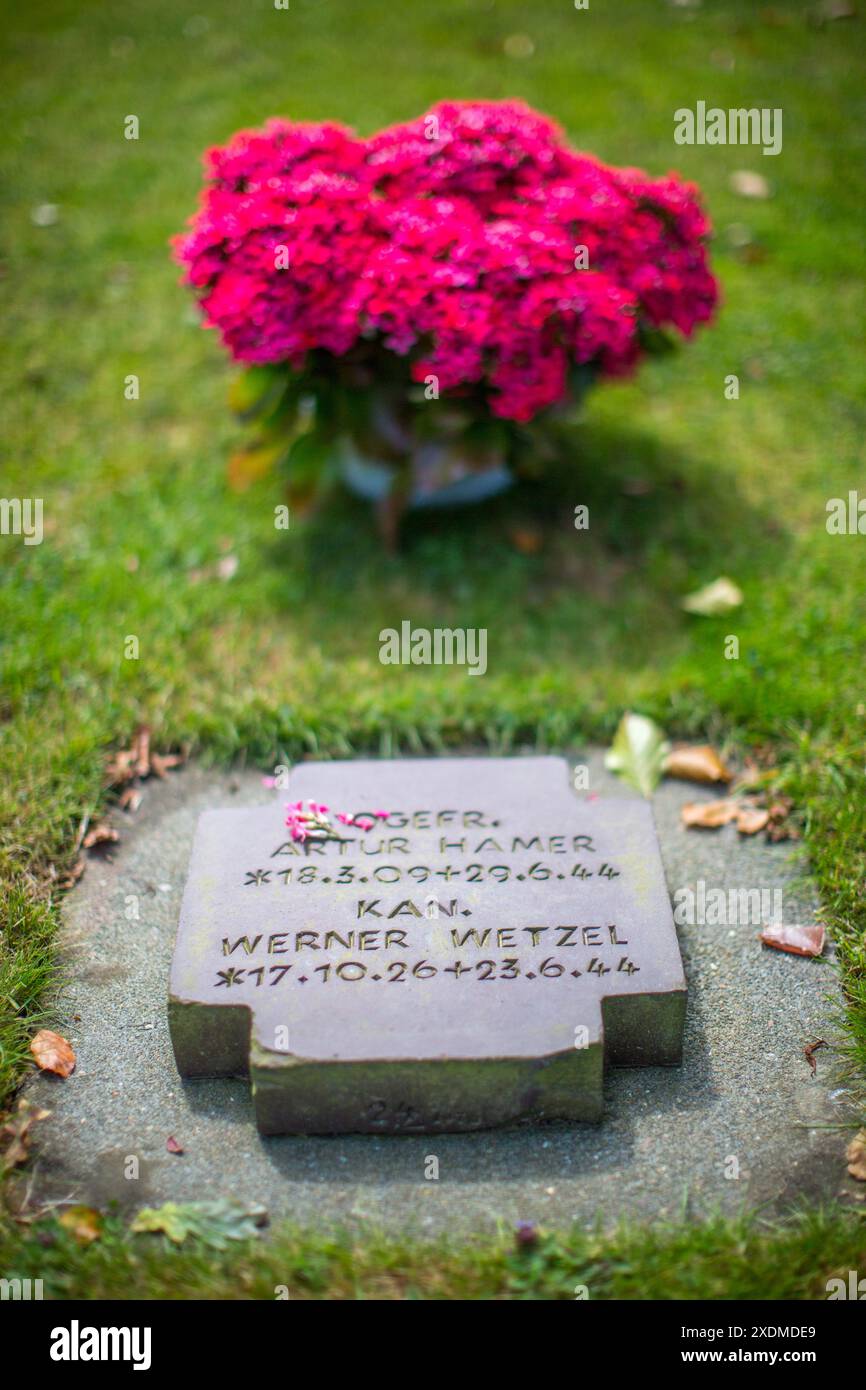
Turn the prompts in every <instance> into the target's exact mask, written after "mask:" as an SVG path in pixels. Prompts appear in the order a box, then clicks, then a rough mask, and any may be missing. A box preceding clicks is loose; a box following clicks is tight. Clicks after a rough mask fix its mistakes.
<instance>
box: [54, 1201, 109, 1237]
mask: <svg viewBox="0 0 866 1390" xmlns="http://www.w3.org/2000/svg"><path fill="white" fill-rule="evenodd" d="M57 1220H58V1222H59V1224H60V1225H61V1226H62V1227H63V1229H64V1231H69V1233H70V1235H72V1236H74V1237H75V1239H76V1240H77V1241H78V1244H79V1245H91V1244H92V1243H93V1241H95V1240H99V1237H100V1236H101V1235H102V1217H101V1215H100V1213H99V1212H98V1211H96V1209H95V1208H94V1207H67V1208H66V1209H65V1211H63V1212H61V1214H60V1216H58V1218H57Z"/></svg>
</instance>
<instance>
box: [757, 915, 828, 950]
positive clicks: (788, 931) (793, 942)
mask: <svg viewBox="0 0 866 1390" xmlns="http://www.w3.org/2000/svg"><path fill="white" fill-rule="evenodd" d="M825 936H826V933H825V931H824V928H823V926H822V925H821V923H820V922H816V923H814V924H813V925H812V926H800V927H798V926H788V925H787V924H786V923H784V922H771V923H770V925H769V926H767V927H764V929H763V931H762V932H761V940H762V941H763V943H764V945H765V946H773V947H775V949H776V950H777V951H788V952H790V954H791V955H793V956H820V954H821V952H822V951H823V949H824V939H825Z"/></svg>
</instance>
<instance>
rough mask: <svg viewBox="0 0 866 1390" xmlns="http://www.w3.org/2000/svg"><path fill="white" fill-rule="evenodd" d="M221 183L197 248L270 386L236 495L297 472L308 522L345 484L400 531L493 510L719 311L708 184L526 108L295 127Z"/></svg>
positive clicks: (221, 164)
mask: <svg viewBox="0 0 866 1390" xmlns="http://www.w3.org/2000/svg"><path fill="white" fill-rule="evenodd" d="M206 168H207V175H208V180H207V186H206V188H205V190H204V195H203V199H202V204H201V207H200V208H199V211H198V212H197V213H196V214H195V216H194V217H193V218H192V220H191V230H190V231H188V232H187V233H186V234H185V235H183V236H181V237H178V238H177V239H176V243H175V246H176V254H177V257H178V259H179V260H180V262H181V263H182V265H183V266H184V268H185V278H186V280H187V282H188V283H189V284H190V285H192V286H193V287H194V289H195V290H196V291H197V292H198V295H199V297H200V300H201V306H202V310H203V313H204V321H205V324H206V326H207V327H213V328H217V329H218V330H219V332H220V334H221V336H222V339H223V341H224V343H225V344H226V346H227V347H228V349H229V351H230V353H231V354H232V356H233V357H234V358H235V360H236V361H237V362H239V363H243V364H245V366H246V368H247V370H246V371H245V372H244V374H243V376H242V377H241V378H240V379H239V380H238V381H237V382H236V383H235V385H234V388H233V393H232V399H233V404H234V406H235V408H236V409H237V411H238V413H239V414H241V415H242V416H243V417H245V418H247V419H250V420H254V421H255V422H256V427H257V430H258V434H259V437H258V439H257V441H256V443H255V444H254V445H253V447H252V448H250V449H249V450H247V451H246V452H245V454H241V455H240V456H236V459H235V461H234V465H235V469H236V477H237V478H238V480H239V481H241V482H243V481H244V480H245V479H246V477H248V476H254V475H255V474H256V473H258V472H260V471H261V470H262V468H263V467H264V466H265V465H266V464H270V463H273V464H279V465H280V466H281V467H282V468H284V469H285V471H286V473H287V475H288V479H289V486H290V490H291V496H292V497H293V499H294V501H295V502H296V503H297V504H300V503H302V502H304V501H308V500H311V499H313V498H315V497H317V496H319V495H321V493H322V492H323V490H324V489H325V487H326V486H328V485H329V484H330V483H332V482H333V481H335V480H336V479H338V478H339V477H343V478H344V479H348V480H349V481H350V482H354V484H355V485H356V486H357V487H359V488H361V490H365V489H366V491H367V492H368V493H369V495H371V496H375V497H376V498H377V499H378V500H379V501H380V503H381V504H382V508H383V510H384V511H390V513H391V514H392V515H395V514H397V513H399V511H400V509H401V508H402V507H403V506H405V505H407V504H416V505H417V504H422V503H424V502H425V501H430V500H445V501H449V500H459V493H460V488H461V486H462V487H463V489H464V491H465V489H466V486H467V483H468V484H470V485H471V487H472V488H473V489H474V491H475V495H483V493H484V492H485V491H487V492H489V491H492V490H493V487H494V485H495V486H496V487H498V486H500V485H501V482H502V480H503V476H505V477H506V478H507V476H508V472H506V470H508V471H510V470H513V469H515V468H519V467H520V463H521V456H522V451H525V450H526V449H527V448H531V447H532V444H533V439H534V438H535V437H536V431H537V429H538V427H539V425H540V424H543V423H544V422H545V421H548V420H550V419H553V418H554V417H555V416H556V414H561V413H562V412H564V411H565V412H567V411H568V410H569V409H571V408H573V406H574V405H575V403H576V402H577V401H578V400H579V398H580V396H581V395H582V393H583V392H584V391H585V390H586V388H587V386H588V385H589V384H590V383H591V382H593V381H595V380H596V379H597V378H599V377H605V376H619V375H622V374H624V373H627V372H630V371H631V370H633V368H634V367H635V365H636V363H637V362H638V361H639V360H640V358H641V356H642V354H643V353H644V352H645V351H647V350H652V348H653V347H654V346H658V345H659V344H662V343H666V342H667V341H668V340H669V337H670V333H671V330H675V331H676V332H677V333H680V334H683V335H684V336H689V335H690V334H691V332H692V330H693V329H694V328H695V326H696V325H697V324H699V323H701V322H703V321H705V320H706V319H709V318H710V316H711V314H712V312H713V308H714V305H715V303H716V298H717V287H716V282H715V280H714V279H713V276H712V274H711V273H710V270H709V267H708V263H707V251H706V239H707V236H708V233H709V224H708V222H707V219H706V217H705V215H704V213H703V211H702V209H701V206H700V203H699V200H698V195H697V190H696V189H695V188H694V186H692V185H689V184H685V183H682V182H681V181H680V180H679V179H677V178H676V177H675V176H673V175H668V176H667V177H665V178H661V179H651V178H649V177H648V176H647V175H646V174H644V173H642V172H641V171H640V170H637V169H616V168H611V167H608V166H607V165H605V164H602V163H601V162H600V161H599V160H597V159H594V158H592V157H591V156H590V155H586V154H581V153H578V152H577V151H575V150H572V149H570V148H569V146H568V145H567V144H566V143H565V140H564V138H563V136H562V132H561V131H560V130H559V129H558V128H557V126H555V125H554V124H553V123H552V122H551V121H549V120H548V119H546V117H544V116H542V115H540V114H538V113H537V112H535V111H533V110H531V109H530V108H529V107H527V106H524V105H523V104H521V103H519V102H513V101H509V102H443V103H441V104H440V105H438V106H435V107H434V108H433V109H432V110H431V111H430V112H428V113H427V115H425V116H421V117H420V118H419V119H417V120H415V121H411V122H409V123H408V124H406V125H400V126H394V127H392V128H390V129H388V130H384V131H382V132H380V133H379V134H377V135H374V136H372V137H371V138H370V139H368V140H361V139H359V138H358V137H356V136H355V135H354V134H353V133H352V132H351V131H349V130H346V129H343V128H342V127H341V126H337V125H331V124H322V125H313V124H294V123H292V122H289V121H284V120H272V121H269V122H268V123H267V125H266V126H265V127H264V129H263V130H260V131H240V132H239V133H238V134H236V135H235V136H234V137H233V138H232V139H231V140H230V141H229V143H228V144H227V145H226V146H224V147H222V148H217V149H213V150H210V151H209V152H208V154H207V156H206ZM530 422H535V423H534V424H533V429H532V430H531V431H530V430H528V429H527V426H528V425H529V424H530ZM455 488H456V491H455Z"/></svg>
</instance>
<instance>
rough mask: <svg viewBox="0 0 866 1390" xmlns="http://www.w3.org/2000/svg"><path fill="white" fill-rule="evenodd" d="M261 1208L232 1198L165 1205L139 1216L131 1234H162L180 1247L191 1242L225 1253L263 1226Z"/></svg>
mask: <svg viewBox="0 0 866 1390" xmlns="http://www.w3.org/2000/svg"><path fill="white" fill-rule="evenodd" d="M266 1219H267V1213H266V1211H265V1209H264V1207H260V1206H257V1205H252V1206H249V1205H245V1204H244V1203H242V1202H238V1201H235V1199H234V1198H232V1197H219V1198H217V1199H216V1200H214V1201H210V1202H166V1203H164V1205H163V1206H161V1207H145V1208H144V1209H143V1210H142V1211H140V1212H139V1213H138V1216H137V1217H136V1218H135V1220H134V1221H133V1223H132V1226H131V1228H130V1229H131V1230H132V1231H133V1233H134V1234H136V1235H138V1234H141V1233H143V1232H162V1233H163V1235H166V1236H168V1239H169V1240H171V1241H173V1242H174V1244H175V1245H181V1244H182V1243H183V1242H184V1241H185V1240H188V1239H190V1238H192V1239H194V1240H200V1241H201V1242H202V1244H204V1245H207V1246H210V1247H211V1248H212V1249H214V1250H225V1249H226V1246H227V1243H228V1241H230V1240H250V1239H251V1238H252V1237H253V1236H255V1235H257V1234H258V1229H257V1228H258V1227H260V1226H262V1225H264V1222H265V1221H266Z"/></svg>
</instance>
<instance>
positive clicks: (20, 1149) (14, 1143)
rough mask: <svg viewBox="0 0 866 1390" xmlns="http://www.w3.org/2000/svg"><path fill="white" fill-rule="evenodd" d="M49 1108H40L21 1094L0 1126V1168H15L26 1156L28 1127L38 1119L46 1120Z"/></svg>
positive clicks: (28, 1139)
mask: <svg viewBox="0 0 866 1390" xmlns="http://www.w3.org/2000/svg"><path fill="white" fill-rule="evenodd" d="M50 1114H51V1111H50V1110H42V1109H40V1108H39V1107H38V1106H36V1105H33V1104H32V1102H31V1101H29V1100H26V1099H25V1098H24V1097H23V1096H22V1098H21V1100H19V1102H18V1105H17V1107H16V1109H15V1110H14V1111H13V1113H12V1114H11V1115H10V1116H9V1118H8V1120H7V1121H6V1123H5V1124H4V1125H3V1126H2V1128H0V1139H2V1140H3V1141H4V1142H3V1152H2V1154H0V1169H3V1168H7V1169H8V1168H17V1166H18V1164H19V1163H24V1161H25V1160H26V1158H27V1156H28V1149H29V1145H30V1129H31V1127H32V1126H33V1125H35V1124H38V1123H39V1121H40V1120H47V1119H48V1116H49V1115H50Z"/></svg>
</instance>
